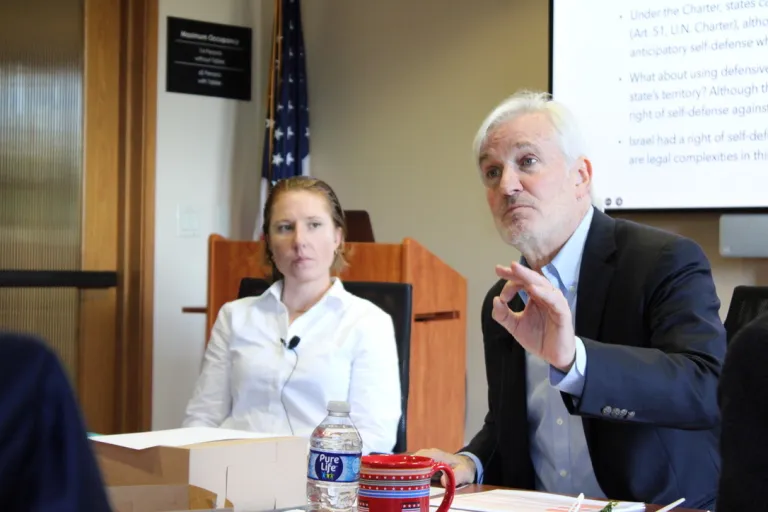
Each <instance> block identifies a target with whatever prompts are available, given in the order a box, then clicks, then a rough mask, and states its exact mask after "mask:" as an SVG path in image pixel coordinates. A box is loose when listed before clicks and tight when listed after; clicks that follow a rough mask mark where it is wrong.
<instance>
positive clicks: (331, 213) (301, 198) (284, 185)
mask: <svg viewBox="0 0 768 512" xmlns="http://www.w3.org/2000/svg"><path fill="white" fill-rule="evenodd" d="M346 229H347V228H346V224H345V220H344V210H343V209H342V208H341V204H340V203H339V199H338V198H337V197H336V193H335V192H334V191H333V189H332V188H331V187H330V186H329V185H328V184H327V183H325V182H324V181H321V180H319V179H316V178H310V177H308V176H297V177H293V178H287V179H284V180H281V181H279V182H277V183H276V184H275V186H274V187H272V190H271V191H270V193H269V196H268V197H267V201H266V203H265V205H264V225H263V226H262V230H263V234H264V241H265V253H266V254H265V256H266V260H267V263H268V264H269V265H270V266H271V267H272V275H273V278H274V279H275V280H278V279H283V281H284V283H283V284H284V289H285V290H295V289H298V288H304V287H309V288H312V289H315V288H317V289H321V290H323V291H324V290H325V289H326V288H328V287H329V286H330V281H331V274H332V273H335V272H339V271H341V270H342V269H343V268H344V266H345V265H346V261H345V259H344V238H345V235H346Z"/></svg>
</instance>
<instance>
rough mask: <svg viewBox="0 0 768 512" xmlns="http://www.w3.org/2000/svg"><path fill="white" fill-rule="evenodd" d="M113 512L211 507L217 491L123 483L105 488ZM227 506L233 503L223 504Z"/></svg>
mask: <svg viewBox="0 0 768 512" xmlns="http://www.w3.org/2000/svg"><path fill="white" fill-rule="evenodd" d="M107 492H108V493H109V500H110V502H111V505H112V510H113V512H171V511H174V510H211V509H215V508H216V498H217V497H216V494H214V493H212V492H210V491H206V490H205V489H201V488H199V487H195V486H194V485H126V486H120V487H108V488H107ZM225 506H226V507H227V508H232V507H233V505H232V503H230V502H229V501H227V502H226V503H225Z"/></svg>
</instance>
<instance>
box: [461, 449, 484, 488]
mask: <svg viewBox="0 0 768 512" xmlns="http://www.w3.org/2000/svg"><path fill="white" fill-rule="evenodd" d="M458 455H466V456H467V457H469V458H470V459H472V462H474V463H475V471H476V473H475V483H476V484H481V483H483V463H482V462H480V459H478V458H477V456H476V455H475V454H474V453H470V452H460V453H459V454H458Z"/></svg>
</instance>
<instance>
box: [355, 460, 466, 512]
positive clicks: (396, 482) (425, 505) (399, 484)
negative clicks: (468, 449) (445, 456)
mask: <svg viewBox="0 0 768 512" xmlns="http://www.w3.org/2000/svg"><path fill="white" fill-rule="evenodd" d="M438 471H444V472H445V474H446V475H447V477H448V487H447V488H446V489H445V495H444V496H443V502H442V503H441V504H440V507H439V508H438V509H437V512H448V509H449V508H450V507H451V503H452V502H453V494H454V493H455V492H456V480H455V479H454V477H453V471H452V470H451V467H450V466H449V465H447V464H444V463H442V462H435V461H434V460H432V459H430V458H429V457H417V456H415V455H365V456H363V459H362V464H361V466H360V489H359V491H358V498H357V508H358V511H359V512H429V486H430V480H431V478H432V475H434V474H435V473H437V472H438Z"/></svg>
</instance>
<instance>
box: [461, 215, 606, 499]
mask: <svg viewBox="0 0 768 512" xmlns="http://www.w3.org/2000/svg"><path fill="white" fill-rule="evenodd" d="M593 212H594V210H593V209H592V208H590V209H589V211H588V212H587V214H586V215H585V216H584V219H582V221H581V223H580V224H579V226H578V227H577V228H576V231H574V233H573V235H571V238H570V239H569V240H568V242H566V244H565V245H564V246H563V248H562V249H561V250H560V252H558V254H557V255H556V256H555V257H554V259H553V260H552V262H550V263H549V264H548V265H546V266H544V267H543V268H542V269H541V272H542V274H543V275H544V277H546V278H547V280H549V282H550V283H552V285H554V286H555V287H557V288H558V289H559V290H560V291H561V292H562V293H563V295H564V296H565V298H566V299H567V300H568V306H569V307H570V309H571V315H572V317H573V319H574V322H575V320H576V297H577V291H578V286H579V270H580V268H581V256H582V253H583V252H584V243H585V242H586V239H587V233H588V232H589V226H590V224H591V222H592V216H593ZM521 263H522V264H523V265H526V266H527V263H526V262H525V259H522V260H521ZM519 294H520V298H521V299H522V300H523V302H524V303H525V304H528V294H527V293H526V292H524V291H521V292H519ZM525 362H526V370H525V371H526V384H527V386H526V387H527V390H528V394H527V402H528V425H529V435H530V445H531V453H530V455H531V460H532V461H533V468H534V471H535V473H536V490H539V491H545V492H551V493H561V494H579V493H582V492H583V493H584V495H586V496H590V497H593V498H604V497H605V493H604V492H603V491H602V489H601V488H600V485H599V484H598V483H597V478H596V477H595V472H594V469H593V468H592V460H591V459H590V456H589V450H588V448H587V440H586V437H585V436H584V427H583V425H582V421H581V417H579V416H571V415H570V413H569V412H568V410H567V409H566V408H565V404H563V399H562V396H561V395H560V392H561V391H563V392H565V393H568V394H570V395H572V396H574V397H576V398H578V397H580V396H581V393H582V391H583V389H584V376H585V375H586V371H587V353H586V349H585V348H584V343H583V342H582V341H581V339H580V338H579V337H578V336H577V337H576V361H575V363H574V365H573V366H572V367H571V370H570V371H569V372H568V373H567V374H565V373H563V372H561V371H560V370H557V369H556V368H554V367H552V366H550V365H548V364H547V363H546V362H545V361H544V360H542V359H540V358H538V357H536V356H533V355H531V354H529V353H527V352H526V359H525ZM463 454H464V455H468V456H469V457H470V458H471V459H472V460H473V461H474V463H475V467H476V468H477V482H478V483H481V482H482V481H483V466H482V463H481V462H480V460H479V459H478V458H477V457H476V456H475V455H474V454H471V453H468V452H463Z"/></svg>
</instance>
